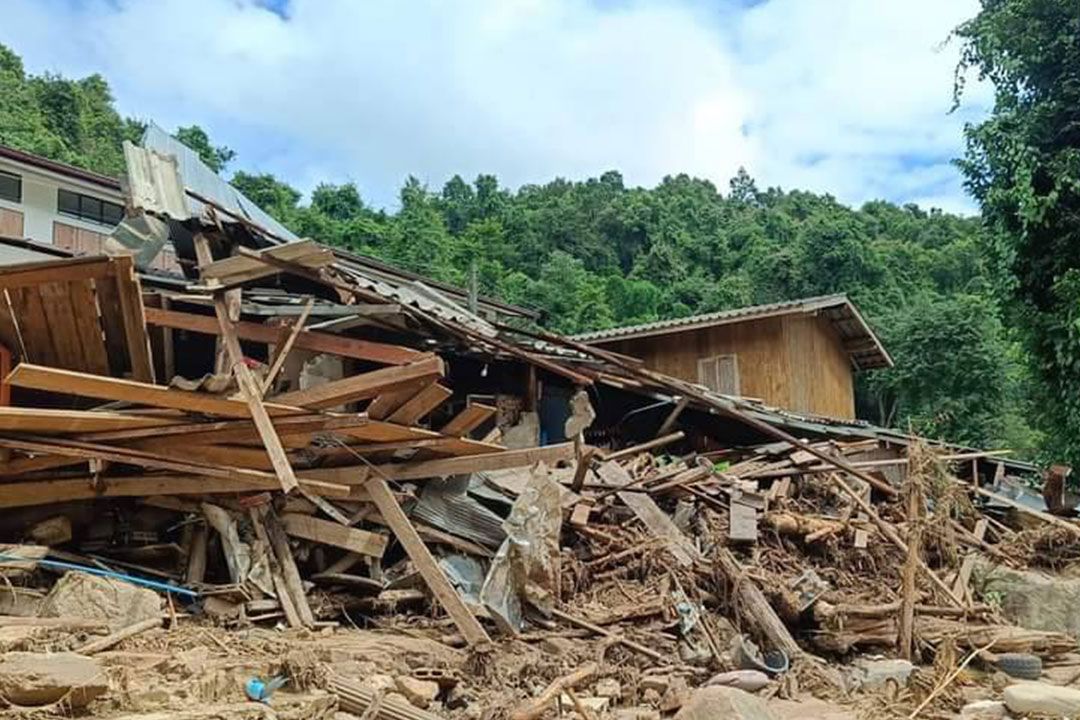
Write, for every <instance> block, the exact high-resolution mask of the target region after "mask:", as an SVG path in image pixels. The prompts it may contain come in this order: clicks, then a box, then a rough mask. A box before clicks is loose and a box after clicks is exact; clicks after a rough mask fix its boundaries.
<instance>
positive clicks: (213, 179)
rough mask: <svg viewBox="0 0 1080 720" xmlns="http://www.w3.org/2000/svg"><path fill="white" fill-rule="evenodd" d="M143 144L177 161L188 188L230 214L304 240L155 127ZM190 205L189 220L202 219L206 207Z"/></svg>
mask: <svg viewBox="0 0 1080 720" xmlns="http://www.w3.org/2000/svg"><path fill="white" fill-rule="evenodd" d="M142 144H143V147H145V148H148V149H151V150H156V151H158V152H159V153H161V154H162V155H172V156H174V157H175V158H176V162H177V169H178V170H179V172H180V177H181V178H183V182H184V187H185V188H187V189H189V190H193V191H195V192H196V193H198V194H199V195H201V196H203V197H204V198H208V199H210V200H213V201H214V202H215V203H217V204H218V205H220V206H221V207H223V208H225V209H226V210H230V211H232V212H235V213H237V214H239V215H241V216H242V217H246V218H248V219H249V220H251V221H252V222H253V223H255V224H256V225H259V226H260V227H262V228H265V229H266V230H269V231H270V232H272V233H274V234H275V235H279V236H281V237H282V238H285V239H287V240H299V239H300V238H298V237H297V236H296V235H295V234H293V233H292V232H291V231H290V230H289V229H288V228H286V227H285V226H284V225H282V224H281V223H279V222H278V221H277V220H275V219H274V218H272V217H270V215H268V214H267V213H265V212H263V210H262V209H261V208H260V207H259V206H258V205H256V204H255V203H253V202H251V200H248V199H247V197H245V196H244V194H243V193H242V192H240V191H239V190H237V189H236V188H234V187H233V186H232V185H230V184H229V183H227V182H225V181H224V180H222V179H221V178H220V177H218V175H217V173H215V172H214V171H213V170H211V169H210V168H208V167H207V166H206V163H204V162H203V161H202V160H201V159H200V158H199V155H198V154H197V153H195V152H194V151H193V150H191V149H189V148H188V147H187V146H186V145H184V144H183V143H182V142H180V141H179V140H177V139H176V138H174V137H172V136H171V135H169V133H167V132H165V131H164V130H162V129H161V128H160V127H158V126H157V125H155V124H154V123H150V125H149V126H147V128H146V132H145V133H144V134H143V138H142ZM187 202H188V207H189V208H190V215H189V216H195V217H200V216H201V215H202V212H203V206H202V203H200V202H198V201H197V200H195V199H194V198H191V197H188V198H187Z"/></svg>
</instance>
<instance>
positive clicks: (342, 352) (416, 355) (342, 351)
mask: <svg viewBox="0 0 1080 720" xmlns="http://www.w3.org/2000/svg"><path fill="white" fill-rule="evenodd" d="M145 313H146V322H147V323H149V324H150V325H156V326H159V327H168V328H173V329H174V330H187V331H188V332H195V333H201V334H203V335H220V334H221V328H220V326H219V325H218V323H217V321H216V320H215V319H214V318H213V317H211V316H209V315H196V314H194V313H186V312H180V311H178V310H164V309H162V308H152V307H148V308H146V309H145ZM235 327H236V335H237V337H239V338H240V339H241V340H247V341H249V342H259V343H266V344H274V343H277V342H279V341H280V339H281V336H280V334H279V333H278V330H277V329H276V328H273V327H271V326H269V325H262V324H260V323H254V322H246V321H239V322H236V323H235ZM296 347H298V348H300V349H301V350H310V351H312V352H319V353H326V354H328V355H338V356H340V357H348V358H354V359H356V360H367V361H369V362H375V363H380V364H385V365H406V364H408V363H412V362H416V361H417V360H422V359H424V358H425V357H428V356H429V355H430V353H424V352H420V351H419V350H413V349H411V348H407V347H402V346H400V345H389V344H386V343H379V342H372V341H370V340H359V339H357V338H350V337H343V336H341V335H334V334H333V333H325V332H319V331H318V330H309V329H306V328H305V329H303V330H301V331H300V332H299V334H298V335H297V336H296Z"/></svg>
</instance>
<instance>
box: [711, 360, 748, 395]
mask: <svg viewBox="0 0 1080 720" xmlns="http://www.w3.org/2000/svg"><path fill="white" fill-rule="evenodd" d="M716 377H717V380H716V389H717V390H719V391H720V392H722V393H724V394H725V395H741V394H742V393H741V392H739V356H738V355H720V356H718V357H717V358H716Z"/></svg>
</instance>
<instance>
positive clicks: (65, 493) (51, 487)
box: [0, 473, 326, 508]
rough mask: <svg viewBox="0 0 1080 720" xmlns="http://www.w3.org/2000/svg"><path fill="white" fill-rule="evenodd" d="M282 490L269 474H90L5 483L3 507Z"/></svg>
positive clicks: (1, 503)
mask: <svg viewBox="0 0 1080 720" xmlns="http://www.w3.org/2000/svg"><path fill="white" fill-rule="evenodd" d="M279 487H280V485H279V484H278V481H277V478H276V477H274V476H273V475H270V474H268V473H267V474H263V477H260V478H247V479H245V480H242V481H235V480H234V481H231V482H229V484H228V486H227V487H222V486H215V485H214V484H213V483H208V482H207V479H206V478H205V477H202V476H199V475H189V474H182V473H159V474H143V475H127V476H122V477H113V478H109V479H108V480H107V481H105V482H100V481H99V479H98V478H97V477H95V476H93V475H86V476H83V477H74V478H65V479H62V480H31V481H20V482H13V483H5V484H4V491H3V492H2V493H0V508H12V507H31V506H35V505H49V504H52V503H58V502H64V501H67V500H92V499H94V498H118V497H147V496H150V495H207V494H213V493H226V494H233V493H241V492H257V491H264V490H277V489H278V488H279ZM323 494H324V495H325V494H326V493H325V492H324V493H323Z"/></svg>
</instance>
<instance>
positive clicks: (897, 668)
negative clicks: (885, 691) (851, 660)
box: [855, 660, 915, 690]
mask: <svg viewBox="0 0 1080 720" xmlns="http://www.w3.org/2000/svg"><path fill="white" fill-rule="evenodd" d="M855 666H856V667H857V668H859V669H860V670H861V671H862V679H861V682H860V684H861V686H862V687H863V688H864V689H866V690H873V689H875V688H880V687H884V686H885V685H887V684H889V683H890V682H892V683H894V684H895V685H896V686H897V687H904V686H905V685H907V681H908V677H909V676H910V675H911V673H912V672H914V670H915V666H914V665H912V664H911V663H910V662H908V661H907V660H856V661H855Z"/></svg>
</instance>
